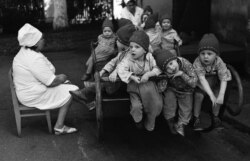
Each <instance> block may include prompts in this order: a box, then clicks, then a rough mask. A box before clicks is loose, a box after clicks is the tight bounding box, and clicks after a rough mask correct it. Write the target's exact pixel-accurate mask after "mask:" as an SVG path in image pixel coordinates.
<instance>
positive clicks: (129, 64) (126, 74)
mask: <svg viewBox="0 0 250 161" xmlns="http://www.w3.org/2000/svg"><path fill="white" fill-rule="evenodd" d="M117 71H118V75H119V77H120V78H121V80H122V81H123V82H125V83H129V82H130V76H131V75H136V76H139V77H140V76H143V75H144V74H145V73H146V72H149V71H153V72H154V73H155V75H156V76H158V75H159V74H160V73H161V71H160V69H159V68H158V67H157V65H156V62H155V59H154V57H153V56H152V54H151V53H147V55H146V57H145V61H144V64H143V66H142V65H141V64H140V63H138V61H137V60H133V59H132V58H131V57H129V56H128V57H127V58H126V59H123V60H122V61H121V63H119V64H118V66H117Z"/></svg>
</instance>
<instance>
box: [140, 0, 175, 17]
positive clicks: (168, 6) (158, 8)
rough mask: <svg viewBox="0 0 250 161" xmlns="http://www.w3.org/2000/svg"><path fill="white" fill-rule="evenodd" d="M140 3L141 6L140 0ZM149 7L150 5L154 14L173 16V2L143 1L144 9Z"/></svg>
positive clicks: (165, 0) (167, 0)
mask: <svg viewBox="0 0 250 161" xmlns="http://www.w3.org/2000/svg"><path fill="white" fill-rule="evenodd" d="M138 3H139V4H140V0H138ZM147 5H150V6H151V7H152V9H153V11H154V12H158V13H159V14H164V13H167V14H169V15H170V16H172V0H142V8H144V7H145V6H147Z"/></svg>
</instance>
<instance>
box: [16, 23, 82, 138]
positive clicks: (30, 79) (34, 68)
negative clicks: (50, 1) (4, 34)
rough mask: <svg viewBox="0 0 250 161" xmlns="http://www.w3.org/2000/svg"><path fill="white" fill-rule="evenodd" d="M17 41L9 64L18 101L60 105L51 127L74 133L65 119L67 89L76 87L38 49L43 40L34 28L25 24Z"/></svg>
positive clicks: (47, 107)
mask: <svg viewBox="0 0 250 161" xmlns="http://www.w3.org/2000/svg"><path fill="white" fill-rule="evenodd" d="M18 42H19V45H20V46H21V49H20V50H19V52H18V53H17V55H16V56H15V58H14V60H13V66H12V68H13V82H14V85H15V89H16V94H17V97H18V100H19V101H20V102H21V103H22V104H23V105H25V106H28V107H35V108H38V109H40V110H50V109H56V108H60V109H59V113H58V117H57V121H56V124H55V126H54V131H55V134H57V135H59V134H67V133H73V132H76V131H77V129H76V128H73V127H68V126H66V125H64V120H65V116H66V114H67V111H68V108H69V107H70V105H71V101H72V98H71V95H70V93H69V91H71V90H77V89H78V87H77V86H75V85H72V84H66V83H67V82H68V81H67V76H66V75H64V74H59V75H55V67H54V66H53V65H52V64H51V62H50V61H49V60H48V59H47V58H46V57H45V56H44V55H43V54H42V53H41V52H40V51H41V50H42V49H43V47H44V39H43V34H42V33H41V32H40V31H39V30H38V29H37V28H35V27H33V26H32V25H30V24H25V25H24V26H23V27H22V28H21V29H20V30H19V31H18Z"/></svg>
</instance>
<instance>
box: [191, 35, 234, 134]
mask: <svg viewBox="0 0 250 161" xmlns="http://www.w3.org/2000/svg"><path fill="white" fill-rule="evenodd" d="M198 54H199V56H198V57H197V58H196V59H195V61H194V63H193V66H194V69H195V71H196V73H197V76H198V78H199V82H198V85H197V89H196V90H195V94H194V125H193V128H194V130H196V131H199V130H202V129H203V127H202V124H201V121H200V111H201V105H202V101H203V99H204V96H205V95H206V94H207V95H208V96H209V98H210V100H211V102H212V113H213V117H212V125H213V127H214V128H221V127H222V124H221V120H220V118H219V117H218V116H219V112H220V107H221V105H222V104H223V102H224V95H225V91H226V87H227V82H228V81H230V80H231V79H232V76H231V73H230V71H229V70H228V69H227V67H226V64H225V63H224V62H223V60H222V59H221V58H220V57H219V54H220V51H219V41H218V39H217V38H216V37H215V35H214V34H205V35H204V36H203V37H202V39H201V41H200V43H199V49H198Z"/></svg>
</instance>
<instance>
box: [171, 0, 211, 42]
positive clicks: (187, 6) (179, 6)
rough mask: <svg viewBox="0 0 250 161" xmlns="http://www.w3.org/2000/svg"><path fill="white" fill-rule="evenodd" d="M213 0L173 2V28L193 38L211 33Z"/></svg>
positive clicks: (177, 0)
mask: <svg viewBox="0 0 250 161" xmlns="http://www.w3.org/2000/svg"><path fill="white" fill-rule="evenodd" d="M210 6H211V0H173V28H174V29H176V30H177V31H178V32H179V33H182V34H183V33H184V34H185V35H187V36H192V38H196V39H197V38H200V37H201V36H202V35H203V34H204V33H207V32H209V31H210Z"/></svg>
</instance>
